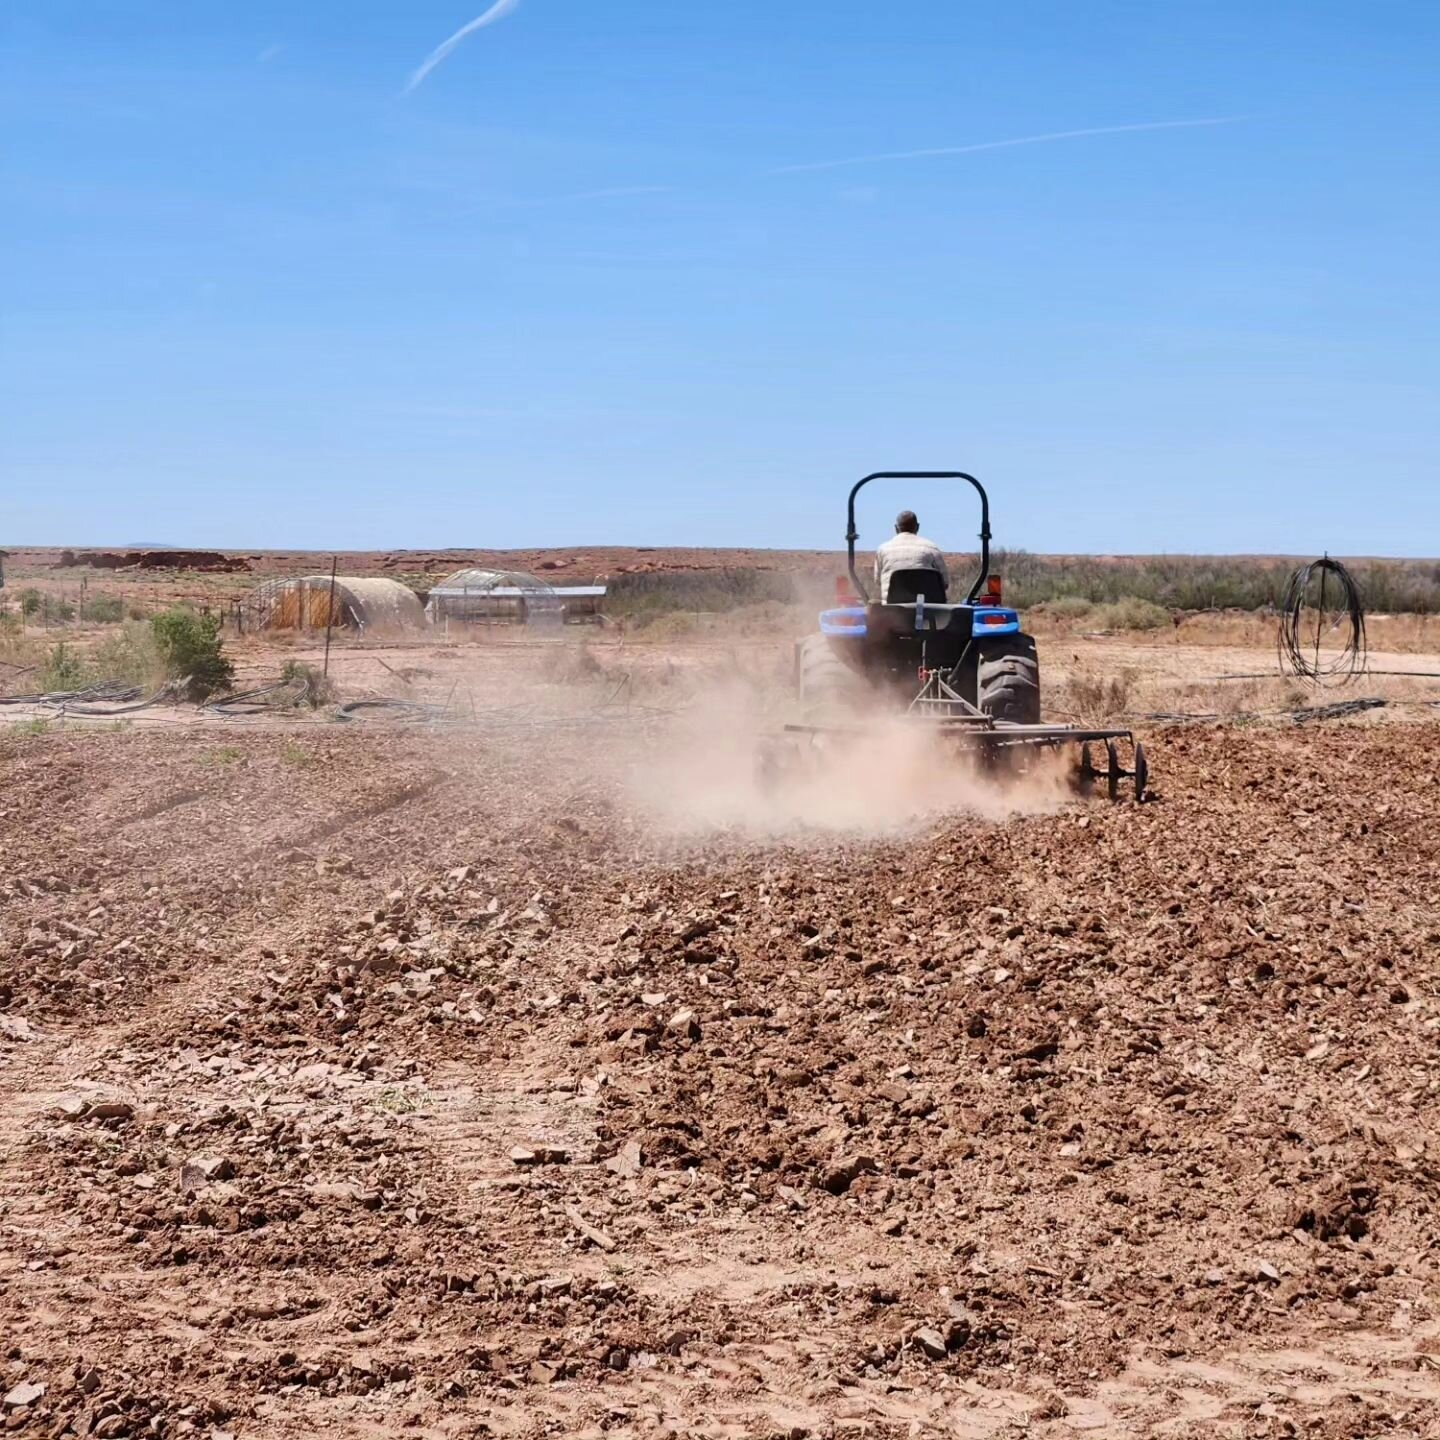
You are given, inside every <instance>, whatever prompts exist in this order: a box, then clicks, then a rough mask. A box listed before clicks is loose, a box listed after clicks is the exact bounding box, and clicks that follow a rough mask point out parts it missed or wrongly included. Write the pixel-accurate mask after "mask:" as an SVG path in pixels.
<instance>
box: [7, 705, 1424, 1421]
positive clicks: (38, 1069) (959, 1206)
mask: <svg viewBox="0 0 1440 1440" xmlns="http://www.w3.org/2000/svg"><path fill="white" fill-rule="evenodd" d="M629 723H631V724H632V725H633V727H634V733H625V734H622V735H619V736H618V737H617V735H616V733H615V726H614V725H611V726H609V727H605V728H604V729H603V731H602V729H601V727H599V726H598V725H597V726H596V727H595V728H594V729H593V730H587V729H585V728H578V727H577V728H568V729H563V730H557V731H556V732H555V733H553V734H551V735H549V736H547V738H546V739H545V742H544V743H543V744H540V743H537V740H536V737H535V735H534V734H533V733H526V732H523V731H519V732H509V733H504V734H484V733H475V732H470V733H463V732H462V733H457V734H451V735H449V736H436V735H433V734H423V733H418V732H413V731H399V730H386V729H356V730H351V731H341V730H331V729H328V728H319V727H315V728H312V729H310V730H307V731H305V732H303V733H291V732H284V731H275V732H268V731H264V730H239V729H236V730H229V731H227V730H221V731H219V733H217V732H215V731H210V730H204V731H197V730H186V731H184V732H179V733H165V732H158V733H157V732H143V733H142V732H133V733H129V734H124V733H108V732H105V733H93V732H92V733H88V734H51V735H41V736H23V737H22V736H13V735H12V736H6V737H4V738H3V739H0V905H3V909H0V957H3V972H0V1087H3V1091H4V1099H3V1120H0V1163H3V1170H0V1339H3V1345H4V1349H5V1352H6V1362H5V1363H6V1367H7V1369H6V1374H5V1376H4V1382H3V1383H4V1388H5V1390H6V1392H8V1393H7V1394H6V1396H5V1401H4V1404H5V1416H6V1420H5V1423H6V1425H7V1427H9V1428H11V1429H14V1430H17V1431H19V1432H20V1433H22V1434H26V1435H28V1434H36V1435H53V1436H62V1435H66V1434H76V1435H91V1434H93V1435H99V1436H140V1435H163V1436H181V1435H197V1436H215V1435H236V1436H295V1437H299V1436H313V1435H332V1434H333V1435H355V1436H362V1435H364V1436H376V1435H384V1434H391V1433H400V1432H405V1433H413V1434H417V1435H427V1436H447V1437H449V1436H478V1435H486V1434H499V1435H525V1436H528V1435H542V1434H555V1435H573V1434H586V1433H590V1434H598V1433H601V1432H607V1433H610V1434H616V1435H626V1434H663V1433H671V1434H684V1435H690V1434H712V1435H733V1436H750V1435H755V1436H779V1435H816V1436H820V1435H831V1434H856V1435H859V1434H866V1435H873V1436H890V1435H896V1436H898V1435H912V1434H935V1435H961V1436H989V1435H1005V1434H1015V1435H1018V1434H1021V1433H1024V1434H1028V1435H1038V1436H1070V1435H1073V1434H1079V1433H1082V1432H1089V1433H1095V1434H1102V1435H1106V1436H1110V1435H1115V1436H1137V1437H1138V1436H1150V1435H1160V1434H1165V1435H1180V1436H1187V1435H1188V1436H1196V1437H1198V1436H1202V1435H1204V1436H1211V1435H1244V1436H1251V1435H1267V1436H1268V1435H1277V1436H1278V1435H1306V1436H1320V1437H1335V1440H1339V1437H1342V1436H1345V1437H1348V1436H1379V1435H1387V1436H1388V1435H1396V1436H1431V1435H1436V1434H1440V1374H1436V1371H1437V1370H1440V1324H1437V1319H1436V1314H1435V1311H1434V1306H1435V1303H1436V1299H1435V1297H1436V1280H1437V1257H1440V1251H1437V1242H1436V1238H1435V1237H1436V1223H1435V1202H1436V1197H1437V1193H1440V1183H1437V1182H1440V1169H1437V1159H1440V1130H1437V1118H1436V1108H1435V1107H1436V1096H1437V1089H1440V1070H1437V1066H1436V1060H1437V1038H1440V1006H1437V1003H1436V987H1435V981H1434V977H1433V973H1432V972H1433V957H1434V955H1435V953H1436V950H1437V946H1440V904H1437V899H1436V897H1437V895H1440V861H1437V840H1436V836H1437V833H1440V832H1437V810H1440V803H1437V802H1440V773H1437V772H1440V767H1437V762H1436V761H1435V759H1434V758H1433V757H1434V754H1435V753H1436V751H1435V746H1436V742H1437V741H1440V726H1433V725H1407V726H1363V725H1356V726H1348V725H1341V726H1335V727H1332V728H1328V729H1323V730H1321V729H1316V730H1310V731H1305V732H1296V731H1294V730H1288V729H1287V730H1280V729H1263V728H1249V729H1213V730H1207V729H1198V728H1190V729H1185V730H1176V731H1171V732H1168V733H1163V732H1162V733H1160V734H1157V735H1155V736H1153V737H1149V738H1150V740H1151V744H1152V763H1153V764H1154V767H1155V770H1156V776H1157V782H1158V785H1159V789H1160V795H1159V798H1158V799H1157V800H1156V802H1155V803H1153V804H1150V805H1146V806H1143V807H1134V806H1116V807H1111V806H1109V805H1107V804H1105V803H1103V802H1088V803H1082V802H1078V801H1077V802H1075V803H1071V804H1067V805H1064V806H1063V807H1061V808H1060V809H1058V810H1052V811H1050V812H1049V813H1043V814H1034V815H1023V814H1017V815H1013V816H1011V817H1009V818H1002V819H996V818H993V814H992V816H991V818H984V819H982V818H978V817H975V816H969V815H966V814H963V813H956V814H953V815H950V816H947V817H944V818H942V819H940V820H933V819H932V820H930V821H927V822H925V823H924V824H919V825H914V826H902V827H898V828H892V829H890V830H888V831H886V832H885V833H878V834H872V835H870V836H868V837H861V836H855V835H848V834H844V833H836V832H834V831H831V832H826V833H818V832H816V833H810V832H807V831H806V830H805V829H804V828H803V827H799V828H795V829H792V830H790V831H789V832H787V833H784V834H782V835H781V836H780V838H770V839H766V840H763V841H762V840H759V839H757V838H755V837H753V836H750V835H747V834H746V833H745V832H744V831H743V829H740V828H733V827H732V828H729V829H722V830H714V831H712V832H710V833H708V834H706V833H703V832H702V833H699V834H696V833H694V832H693V831H692V832H691V833H689V834H688V835H686V836H683V837H682V836H679V835H675V834H667V833H666V832H665V830H664V829H663V827H661V826H659V825H657V823H656V822H655V820H654V817H653V815H652V814H651V813H650V812H649V811H647V809H646V808H645V807H644V806H642V805H640V804H639V803H637V802H636V801H634V800H633V799H632V798H631V795H632V791H631V788H630V786H629V785H628V784H627V782H626V778H625V777H626V775H627V773H630V772H632V771H634V770H635V769H637V768H640V769H643V768H644V767H645V766H646V764H647V763H648V761H649V760H650V759H651V758H653V756H654V755H655V754H656V753H657V752H658V750H659V748H661V747H663V745H664V743H665V741H664V737H663V736H662V735H660V734H659V733H657V732H655V731H653V730H652V731H645V730H642V729H641V725H642V722H641V721H639V720H634V721H632V722H629ZM651 723H652V725H653V726H659V725H662V724H663V723H664V722H663V721H662V720H655V721H653V722H651ZM669 798H670V800H671V802H672V803H671V804H670V805H669V806H668V807H667V810H666V813H669V814H673V813H674V811H675V809H676V806H675V805H674V803H673V802H674V800H675V798H676V797H674V796H671V797H669ZM681 798H682V799H683V797H681ZM680 808H683V806H682V807H680Z"/></svg>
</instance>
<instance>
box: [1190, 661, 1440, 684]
mask: <svg viewBox="0 0 1440 1440" xmlns="http://www.w3.org/2000/svg"><path fill="white" fill-rule="evenodd" d="M1365 674H1366V675H1385V676H1395V677H1399V678H1408V679H1410V680H1440V670H1372V669H1371V668H1370V667H1369V666H1368V665H1367V666H1366V667H1365ZM1277 678H1280V677H1277V676H1276V675H1275V673H1274V672H1273V671H1269V670H1267V671H1266V672H1265V673H1264V674H1254V675H1201V676H1200V677H1199V679H1200V680H1201V681H1204V682H1206V683H1209V682H1211V681H1215V682H1219V681H1224V680H1275V679H1277Z"/></svg>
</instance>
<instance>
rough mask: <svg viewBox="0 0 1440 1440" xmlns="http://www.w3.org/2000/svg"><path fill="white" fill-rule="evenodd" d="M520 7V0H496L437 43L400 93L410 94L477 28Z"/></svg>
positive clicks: (481, 27)
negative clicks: (482, 12)
mask: <svg viewBox="0 0 1440 1440" xmlns="http://www.w3.org/2000/svg"><path fill="white" fill-rule="evenodd" d="M519 8H520V0H495V3H494V4H493V5H492V6H491V7H490V8H489V9H488V10H487V11H486V12H485V13H484V14H483V15H477V16H476V17H475V18H474V19H473V20H472V21H471V22H470V23H469V24H468V25H462V26H461V27H460V28H459V29H458V30H457V31H456V32H455V33H454V34H453V35H452V36H451V37H450V38H449V39H448V40H446V41H445V42H444V43H443V44H441V45H437V46H436V47H435V48H434V49H433V50H432V51H431V52H430V53H429V54H428V55H427V56H426V57H425V59H424V60H423V61H422V62H421V64H420V66H419V68H418V69H417V70H416V71H415V73H414V74H413V75H411V77H410V78H409V79H408V80H407V81H406V82H405V88H404V89H403V90H402V91H401V92H400V93H401V94H402V95H408V94H410V92H411V91H412V90H414V89H416V88H417V87H418V86H420V85H421V84H423V83H424V81H425V77H426V76H427V75H429V74H430V72H431V71H432V70H434V69H435V67H436V66H437V65H441V64H443V63H444V62H445V61H446V60H448V59H449V58H450V56H451V55H452V54H454V52H455V51H456V50H457V49H459V47H460V46H461V45H463V44H464V43H465V41H466V40H468V39H469V38H470V36H472V35H473V34H474V33H475V32H476V31H477V30H483V29H484V28H485V27H486V26H487V25H493V24H495V22H496V21H497V20H503V19H504V18H505V17H506V16H507V15H513V14H514V13H515V12H516V11H517V10H518V9H519Z"/></svg>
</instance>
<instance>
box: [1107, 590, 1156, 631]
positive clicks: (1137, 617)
mask: <svg viewBox="0 0 1440 1440" xmlns="http://www.w3.org/2000/svg"><path fill="white" fill-rule="evenodd" d="M1092 618H1093V620H1094V623H1095V627H1096V628H1097V629H1099V630H1158V629H1160V627H1161V626H1163V625H1168V624H1169V623H1170V612H1169V611H1168V610H1165V609H1162V608H1161V607H1160V606H1159V605H1156V604H1154V603H1153V602H1152V601H1149V600H1140V599H1137V598H1136V597H1134V596H1131V597H1129V598H1128V599H1125V600H1114V601H1111V603H1110V604H1108V605H1101V606H1098V607H1097V608H1096V609H1095V610H1094V611H1093V612H1092Z"/></svg>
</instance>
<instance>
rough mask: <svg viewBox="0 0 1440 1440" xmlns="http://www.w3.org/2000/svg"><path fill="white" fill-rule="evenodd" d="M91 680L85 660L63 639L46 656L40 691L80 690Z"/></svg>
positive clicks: (44, 692)
mask: <svg viewBox="0 0 1440 1440" xmlns="http://www.w3.org/2000/svg"><path fill="white" fill-rule="evenodd" d="M89 680H90V674H89V671H88V670H87V669H86V668H85V662H84V660H82V659H81V658H80V656H79V655H77V654H76V653H75V651H73V650H72V649H71V648H70V647H69V646H68V645H67V644H66V643H65V642H64V641H63V640H62V641H61V642H60V643H59V644H58V645H56V646H55V647H54V648H53V649H52V650H51V651H50V653H49V655H47V656H46V657H45V664H44V666H43V667H42V668H41V671H40V691H41V693H42V694H46V695H48V694H50V693H52V692H53V691H57V690H79V689H81V688H82V687H83V686H84V685H87V684H88V683H89Z"/></svg>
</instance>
